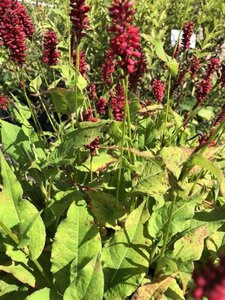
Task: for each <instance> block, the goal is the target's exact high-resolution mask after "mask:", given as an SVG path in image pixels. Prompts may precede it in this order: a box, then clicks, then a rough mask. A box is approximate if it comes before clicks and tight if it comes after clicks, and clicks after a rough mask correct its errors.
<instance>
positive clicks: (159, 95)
mask: <svg viewBox="0 0 225 300" xmlns="http://www.w3.org/2000/svg"><path fill="white" fill-rule="evenodd" d="M152 89H153V93H154V96H155V98H156V100H157V102H158V103H162V100H163V97H164V85H163V83H162V81H161V80H160V79H157V78H154V79H153V81H152Z"/></svg>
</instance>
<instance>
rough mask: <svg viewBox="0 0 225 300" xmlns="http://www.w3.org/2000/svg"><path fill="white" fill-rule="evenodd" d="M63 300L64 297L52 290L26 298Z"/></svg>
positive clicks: (45, 290) (45, 289)
mask: <svg viewBox="0 0 225 300" xmlns="http://www.w3.org/2000/svg"><path fill="white" fill-rule="evenodd" d="M40 299H42V300H62V296H60V295H59V294H57V293H56V292H55V291H52V290H50V289H49V288H44V289H41V290H38V291H36V292H34V293H33V294H31V295H30V296H28V297H26V299H25V300H40Z"/></svg>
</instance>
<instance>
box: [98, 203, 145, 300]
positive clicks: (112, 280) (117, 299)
mask: <svg viewBox="0 0 225 300" xmlns="http://www.w3.org/2000/svg"><path fill="white" fill-rule="evenodd" d="M148 217H149V214H148V211H147V209H146V203H145V201H143V203H142V204H141V205H140V206H139V207H138V208H137V209H135V210H134V211H133V212H132V213H131V214H130V215H129V216H128V218H127V220H126V222H125V226H124V228H123V229H121V230H119V231H117V232H116V233H115V235H114V236H113V238H112V239H111V240H110V241H109V242H108V243H106V244H105V245H104V248H103V252H102V261H103V272H104V278H105V294H104V299H105V300H111V299H114V300H121V299H125V298H126V297H128V296H129V295H131V293H132V292H133V291H134V290H135V289H136V288H137V287H138V285H139V284H140V283H141V281H142V279H143V278H144V276H145V275H146V274H147V272H148V265H149V252H148V249H149V243H150V241H149V239H148V238H146V237H145V235H144V224H145V222H146V221H147V219H148Z"/></svg>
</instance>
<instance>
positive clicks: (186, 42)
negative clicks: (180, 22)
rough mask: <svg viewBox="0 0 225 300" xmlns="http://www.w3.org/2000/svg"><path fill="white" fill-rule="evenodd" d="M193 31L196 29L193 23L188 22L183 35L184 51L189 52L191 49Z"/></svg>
mask: <svg viewBox="0 0 225 300" xmlns="http://www.w3.org/2000/svg"><path fill="white" fill-rule="evenodd" d="M193 29H194V23H193V22H187V23H186V24H184V27H183V35H182V39H181V45H182V48H183V49H184V50H187V49H189V48H190V43H191V35H192V33H193Z"/></svg>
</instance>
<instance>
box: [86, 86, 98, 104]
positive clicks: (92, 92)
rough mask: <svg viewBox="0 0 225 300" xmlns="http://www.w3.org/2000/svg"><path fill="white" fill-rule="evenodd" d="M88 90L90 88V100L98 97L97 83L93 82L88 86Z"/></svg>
mask: <svg viewBox="0 0 225 300" xmlns="http://www.w3.org/2000/svg"><path fill="white" fill-rule="evenodd" d="M88 90H89V98H90V100H92V101H94V100H95V99H96V97H97V94H96V86H95V84H94V83H91V84H90V85H89V86H88Z"/></svg>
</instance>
